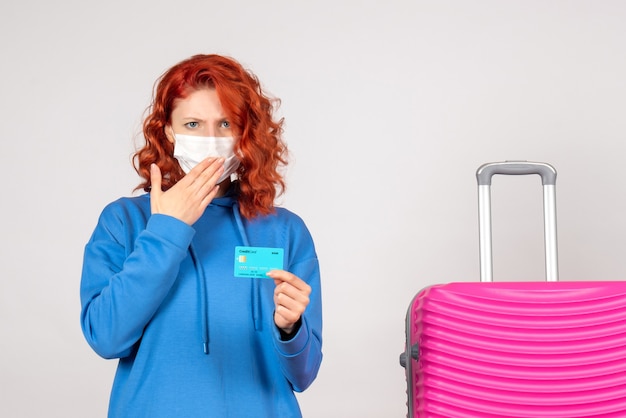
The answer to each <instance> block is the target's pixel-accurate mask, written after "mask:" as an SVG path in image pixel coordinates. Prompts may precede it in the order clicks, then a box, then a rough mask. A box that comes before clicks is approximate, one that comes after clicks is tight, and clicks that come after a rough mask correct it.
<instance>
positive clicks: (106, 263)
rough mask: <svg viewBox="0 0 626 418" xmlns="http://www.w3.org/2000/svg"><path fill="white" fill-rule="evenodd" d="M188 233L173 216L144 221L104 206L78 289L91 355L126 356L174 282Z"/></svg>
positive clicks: (187, 228) (183, 254)
mask: <svg viewBox="0 0 626 418" xmlns="http://www.w3.org/2000/svg"><path fill="white" fill-rule="evenodd" d="M148 216H149V215H148ZM137 224H142V225H145V229H141V228H142V227H143V226H138V225H137ZM134 230H137V232H134ZM193 235H194V230H193V228H191V227H190V226H188V225H187V224H185V223H184V222H181V221H179V220H177V219H175V218H173V217H169V216H166V215H158V214H157V215H152V216H149V217H148V219H147V222H146V220H145V215H144V217H142V216H141V215H137V214H135V215H133V214H132V213H129V210H127V208H122V207H121V206H120V205H115V204H112V205H109V206H108V207H107V208H105V210H104V211H103V213H102V215H101V216H100V220H99V222H98V225H97V226H96V229H95V231H94V232H93V234H92V237H91V239H90V240H89V242H88V243H87V245H86V247H85V253H84V259H83V271H82V278H81V286H80V297H81V327H82V330H83V334H84V335H85V338H86V339H87V342H88V343H89V345H90V346H91V347H92V348H93V350H94V351H95V352H96V353H98V354H99V355H100V356H102V357H104V358H122V357H126V356H128V355H129V354H130V353H131V352H132V349H133V346H134V344H135V343H136V342H137V341H139V339H140V338H141V336H142V334H143V329H144V327H145V326H146V325H147V324H148V322H149V321H150V319H151V318H152V316H153V315H154V313H155V312H156V311H157V309H158V308H159V306H160V305H161V303H162V302H163V300H164V299H165V297H166V296H167V294H168V292H169V290H170V288H171V287H172V285H173V284H174V282H175V280H176V277H177V274H178V269H179V266H180V263H181V261H182V260H183V259H184V258H185V257H186V256H187V249H188V247H189V244H190V242H191V239H192V237H193Z"/></svg>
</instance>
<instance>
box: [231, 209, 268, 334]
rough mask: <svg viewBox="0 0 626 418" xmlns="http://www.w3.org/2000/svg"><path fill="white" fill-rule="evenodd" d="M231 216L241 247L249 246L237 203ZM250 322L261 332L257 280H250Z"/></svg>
mask: <svg viewBox="0 0 626 418" xmlns="http://www.w3.org/2000/svg"><path fill="white" fill-rule="evenodd" d="M233 215H234V216H235V221H236V222H237V228H238V229H239V235H241V239H242V240H243V245H245V246H246V247H249V246H250V242H249V241H248V236H247V235H246V229H245V228H244V226H243V220H242V219H241V214H240V213H239V203H237V202H235V203H234V205H233ZM251 299H252V321H253V322H254V330H255V331H260V330H261V287H260V286H259V280H252V295H251Z"/></svg>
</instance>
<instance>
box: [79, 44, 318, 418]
mask: <svg viewBox="0 0 626 418" xmlns="http://www.w3.org/2000/svg"><path fill="white" fill-rule="evenodd" d="M272 112H273V106H272V102H271V101H270V99H269V98H268V97H266V96H265V95H264V93H263V91H262V90H261V87H260V84H259V81H258V79H257V78H256V77H255V76H254V75H253V74H251V73H250V72H248V71H246V70H245V69H244V68H242V66H241V65H240V64H239V63H237V62H236V61H234V60H232V59H230V58H227V57H222V56H219V55H197V56H194V57H191V58H189V59H187V60H185V61H183V62H181V63H179V64H177V65H175V66H174V67H172V68H171V69H170V70H168V71H167V72H166V73H165V74H163V75H162V76H161V78H160V79H159V80H158V82H157V85H156V89H155V94H154V98H153V103H152V105H151V107H150V108H149V115H148V116H147V118H146V119H145V121H144V136H145V139H146V144H145V146H144V147H143V148H142V149H140V150H139V151H138V152H137V153H136V155H135V166H136V169H137V172H138V173H139V175H140V176H141V177H142V178H143V182H142V183H141V184H140V186H139V187H138V188H143V189H144V190H145V191H146V192H149V193H146V194H143V195H141V196H137V197H131V198H121V199H119V200H117V201H115V202H113V203H111V204H109V205H108V206H107V207H106V208H105V209H104V211H103V212H102V214H101V216H100V219H99V222H98V224H97V226H96V229H95V231H94V232H93V235H92V237H91V239H90V240H89V242H88V243H87V245H86V248H85V255H84V263H83V273H82V280H81V305H82V311H81V325H82V329H83V333H84V335H85V338H86V339H87V341H88V342H89V344H90V345H91V347H92V348H93V349H94V350H95V351H96V353H98V354H99V355H100V356H102V357H104V358H119V364H118V368H117V373H116V375H115V380H114V383H113V389H112V392H111V398H110V404H109V417H151V418H155V417H201V416H202V417H220V418H221V417H300V416H301V414H300V409H299V407H298V403H297V400H296V398H295V395H294V391H296V392H299V391H302V390H304V389H306V388H307V387H308V386H309V385H310V384H311V382H312V381H313V380H314V379H315V377H316V375H317V372H318V369H319V367H320V363H321V360H322V353H321V346H322V335H321V332H322V312H321V295H320V293H321V290H320V277H319V265H318V261H317V256H316V253H315V248H314V245H313V241H312V239H311V236H310V234H309V232H308V230H307V228H306V226H305V224H304V223H303V222H302V220H301V219H300V218H299V217H298V216H297V215H295V214H293V213H291V212H289V211H287V210H285V209H283V208H277V207H274V198H275V197H276V194H277V193H278V192H282V191H283V189H284V182H283V179H282V177H281V175H280V174H279V173H278V168H279V167H280V166H281V165H284V164H286V154H287V149H286V146H285V145H284V143H283V142H282V139H281V134H282V120H279V121H275V120H274V119H273V113H272ZM236 248H237V250H236ZM267 248H270V249H271V250H264V249H267ZM257 251H259V252H262V251H266V252H267V251H269V252H270V253H275V254H273V255H272V257H274V258H273V259H272V263H279V262H282V266H280V265H279V264H278V265H275V264H272V265H271V266H263V265H262V266H250V269H253V270H255V272H256V273H255V275H256V276H265V277H250V273H249V270H245V269H247V268H248V266H246V265H245V262H246V260H247V259H246V254H252V253H256V252H257ZM280 252H282V253H283V257H282V260H278V261H276V260H277V259H276V257H278V256H277V255H276V254H279V253H280ZM264 267H265V268H271V269H272V270H271V271H268V272H267V273H266V275H264V274H262V273H263V272H264V270H263V268H264ZM255 268H256V269H255ZM242 269H244V270H242ZM242 276H243V277H242Z"/></svg>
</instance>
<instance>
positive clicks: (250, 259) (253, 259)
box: [235, 247, 283, 279]
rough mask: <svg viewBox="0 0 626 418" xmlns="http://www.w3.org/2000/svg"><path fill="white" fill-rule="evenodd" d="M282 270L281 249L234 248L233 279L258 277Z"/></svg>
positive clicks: (265, 277)
mask: <svg viewBox="0 0 626 418" xmlns="http://www.w3.org/2000/svg"><path fill="white" fill-rule="evenodd" d="M282 269H283V249H282V248H266V247H235V277H260V278H264V279H269V277H268V276H267V275H266V273H267V272H268V271H271V270H282Z"/></svg>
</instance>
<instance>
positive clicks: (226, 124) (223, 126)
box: [220, 120, 230, 129]
mask: <svg viewBox="0 0 626 418" xmlns="http://www.w3.org/2000/svg"><path fill="white" fill-rule="evenodd" d="M220 128H224V129H230V122H229V121H227V120H223V121H222V123H220Z"/></svg>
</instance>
